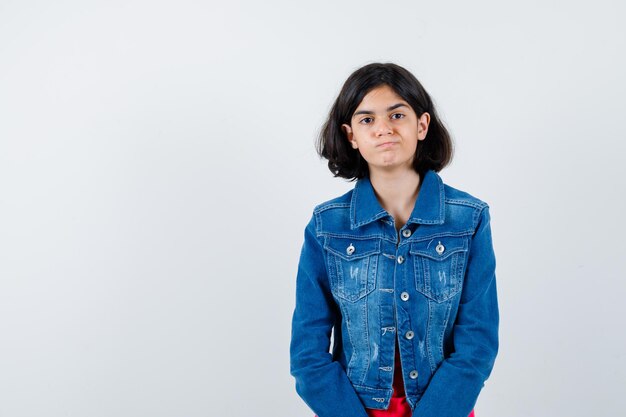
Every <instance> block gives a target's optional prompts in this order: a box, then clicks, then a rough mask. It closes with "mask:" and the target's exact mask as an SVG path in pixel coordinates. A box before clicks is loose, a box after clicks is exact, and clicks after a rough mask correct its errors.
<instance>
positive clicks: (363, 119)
mask: <svg viewBox="0 0 626 417" xmlns="http://www.w3.org/2000/svg"><path fill="white" fill-rule="evenodd" d="M371 120H372V118H371V117H364V118H362V119H361V123H365V124H369V121H371Z"/></svg>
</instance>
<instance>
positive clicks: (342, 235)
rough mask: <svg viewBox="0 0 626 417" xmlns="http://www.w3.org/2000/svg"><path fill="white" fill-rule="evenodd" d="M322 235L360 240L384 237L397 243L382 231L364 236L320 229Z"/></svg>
mask: <svg viewBox="0 0 626 417" xmlns="http://www.w3.org/2000/svg"><path fill="white" fill-rule="evenodd" d="M320 235H323V236H328V237H338V238H342V239H360V240H367V239H383V240H386V241H388V242H392V243H394V244H395V240H393V239H391V238H390V237H389V236H385V235H383V234H380V233H377V234H373V235H366V236H363V235H359V234H346V233H336V232H327V231H320Z"/></svg>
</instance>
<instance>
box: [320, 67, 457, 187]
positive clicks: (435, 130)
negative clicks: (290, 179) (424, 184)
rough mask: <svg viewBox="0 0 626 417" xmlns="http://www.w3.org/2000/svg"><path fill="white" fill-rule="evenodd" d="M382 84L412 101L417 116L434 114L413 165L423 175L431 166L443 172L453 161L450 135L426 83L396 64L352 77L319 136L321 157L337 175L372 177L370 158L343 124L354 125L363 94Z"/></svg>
mask: <svg viewBox="0 0 626 417" xmlns="http://www.w3.org/2000/svg"><path fill="white" fill-rule="evenodd" d="M382 85H388V86H389V87H391V88H392V89H393V90H394V91H395V92H396V93H397V94H398V95H399V96H400V97H402V98H403V99H404V100H405V101H406V102H407V103H409V105H410V106H411V107H412V108H413V111H415V114H416V115H417V117H420V116H421V115H422V114H423V113H424V112H428V113H429V114H430V122H429V124H428V132H427V134H426V138H425V139H424V140H420V141H418V143H417V149H416V150H415V158H414V159H413V168H414V169H415V171H416V172H417V173H419V174H420V176H421V175H423V174H424V173H425V172H426V171H427V170H428V169H432V170H434V171H436V172H439V171H441V170H442V169H443V168H444V167H445V166H447V165H448V164H449V163H450V162H451V160H452V154H453V149H452V139H451V137H450V134H449V133H448V130H447V129H446V128H445V126H444V125H443V123H442V121H441V120H440V118H439V116H438V115H437V111H436V110H435V107H434V104H433V101H432V100H431V98H430V96H429V95H428V93H427V92H426V90H425V89H424V87H422V84H420V82H419V81H418V80H417V78H415V76H414V75H413V74H411V73H410V72H409V71H408V70H406V69H405V68H403V67H401V66H399V65H396V64H393V63H372V64H368V65H365V66H363V67H361V68H359V69H357V70H356V71H354V72H353V73H352V74H351V75H350V76H349V77H348V79H347V80H346V82H345V83H344V85H343V87H342V88H341V91H340V93H339V96H338V97H337V99H336V100H335V102H334V103H333V106H332V108H331V110H330V113H329V114H328V119H327V120H326V122H325V123H324V125H323V126H322V129H321V131H320V133H319V136H318V138H317V143H316V149H317V153H318V154H319V156H320V157H322V158H325V159H328V169H330V171H331V172H332V173H333V175H334V176H335V177H342V178H346V179H348V180H350V181H353V180H355V179H359V178H363V177H367V176H369V169H368V166H367V161H365V159H363V157H362V156H361V153H360V152H359V150H358V149H354V148H352V147H351V146H350V143H349V141H348V139H347V136H346V134H345V132H344V131H343V130H342V128H341V125H342V124H343V123H346V124H349V125H350V124H351V120H352V114H353V113H354V111H355V110H356V108H357V107H358V106H359V104H360V103H361V100H363V97H365V95H366V94H367V93H369V92H370V91H371V90H372V89H374V88H376V87H379V86H382Z"/></svg>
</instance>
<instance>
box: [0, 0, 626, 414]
mask: <svg viewBox="0 0 626 417" xmlns="http://www.w3.org/2000/svg"><path fill="white" fill-rule="evenodd" d="M625 11H626V7H625V6H624V3H623V2H621V1H617V0H616V1H606V0H599V1H594V2H583V1H574V2H569V3H564V2H556V1H523V2H522V1H520V2H499V1H478V2H466V1H457V2H428V3H426V2H414V1H411V2H409V1H397V2H387V3H385V2H380V1H346V2H330V1H321V2H320V1H318V2H306V3H305V2H290V1H274V2H272V1H269V2H256V1H248V2H241V1H239V2H237V1H235V2H232V1H230V2H227V1H223V2H201V1H176V2H175V1H147V0H138V1H101V2H93V1H92V2H89V1H71V0H69V1H56V2H46V1H39V2H32V1H7V0H4V1H0V416H2V417H26V416H37V417H39V416H46V417H57V416H59V417H61V416H79V417H83V416H89V417H101V416H116V417H131V416H133V417H134V416H153V417H160V416H171V417H187V416H190V417H191V416H229V417H230V416H232V417H278V416H280V417H298V416H302V417H311V416H312V415H313V413H312V412H311V411H310V410H309V409H308V407H307V406H306V405H305V404H304V402H303V401H302V400H301V399H300V398H299V397H298V395H297V394H296V392H295V387H294V379H293V378H292V377H291V375H290V374H289V342H290V332H291V315H292V313H293V308H294V303H295V293H294V292H295V277H296V271H297V263H298V257H299V252H300V248H301V245H302V241H303V232H304V226H305V225H306V222H307V221H308V219H309V217H310V215H311V212H312V209H313V207H314V206H315V205H316V204H317V203H320V202H322V201H325V200H327V199H330V198H332V197H335V196H337V195H339V194H343V193H344V192H346V191H347V190H349V189H351V188H352V187H353V185H354V184H353V183H349V182H347V181H345V180H342V179H336V178H333V177H332V175H331V173H330V171H328V169H327V167H326V164H325V162H324V161H321V160H320V159H319V158H318V157H317V155H316V154H315V149H314V141H315V137H316V135H317V133H318V132H319V129H320V127H321V125H322V123H323V121H324V119H325V117H326V115H327V112H328V110H329V109H330V106H331V104H332V101H333V100H334V99H335V97H336V95H337V93H338V92H339V89H340V87H341V85H342V84H343V82H344V81H345V79H346V78H347V77H348V75H349V74H350V73H351V72H352V71H354V70H355V69H356V68H358V67H360V66H362V65H364V64H367V63H370V62H376V61H382V62H389V61H390V62H395V63H398V64H400V65H402V66H405V67H406V68H407V69H409V70H410V71H412V72H413V73H414V74H415V75H416V76H417V78H418V79H419V80H420V81H421V82H422V83H423V85H424V86H425V88H426V89H427V91H428V92H429V93H430V94H431V95H432V97H433V99H434V100H435V104H436V105H437V106H438V109H439V111H440V114H441V116H442V118H443V120H444V122H445V123H446V125H447V126H448V128H449V129H450V132H451V133H452V136H453V139H454V142H455V145H456V148H455V156H454V160H453V163H452V165H450V166H449V167H448V168H446V169H444V170H443V171H442V172H441V173H440V174H441V176H442V177H443V179H444V181H445V182H447V183H448V184H450V185H452V186H455V187H457V188H460V189H462V190H466V191H468V192H470V193H472V194H473V195H475V196H477V197H479V198H481V199H483V200H485V201H487V202H488V203H489V204H490V206H491V215H492V232H493V240H494V247H495V252H496V257H497V271H496V275H497V279H498V289H499V301H500V309H501V310H500V311H501V327H500V337H501V348H500V353H499V356H498V358H497V360H496V365H495V368H494V370H493V373H492V376H491V377H490V378H489V379H488V381H487V383H486V384H485V387H484V389H483V391H482V393H481V396H480V398H479V401H478V404H477V406H476V412H477V416H478V417H503V416H504V417H509V416H510V417H518V416H519V417H522V416H523V417H528V416H531V417H554V416H567V417H575V416H581V417H582V416H585V417H586V416H594V417H601V416H616V415H624V413H625V412H626V411H624V410H626V396H625V395H624V388H625V387H626V332H625V331H624V329H623V327H624V326H623V319H622V318H623V317H624V315H625V314H626V298H625V297H626V280H625V278H626V277H625V273H624V256H625V255H624V250H625V249H626V248H625V245H624V236H626V228H625V226H624V212H625V211H626V203H625V198H624V191H626V184H625V178H626V169H625V165H624V157H625V155H626V153H625V151H626V146H625V144H624V141H625V140H626V135H625V128H624V124H623V123H624V113H625V110H626V107H625V105H624V96H625V95H626V83H625V82H624V78H623V76H624V74H625V73H626V65H625V61H626V59H625V54H624V51H626V29H625V26H624V16H625ZM442 417H446V416H442Z"/></svg>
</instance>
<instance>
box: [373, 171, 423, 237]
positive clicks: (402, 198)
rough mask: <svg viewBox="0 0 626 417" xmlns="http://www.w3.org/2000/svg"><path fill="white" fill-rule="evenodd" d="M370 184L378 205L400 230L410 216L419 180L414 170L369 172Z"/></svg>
mask: <svg viewBox="0 0 626 417" xmlns="http://www.w3.org/2000/svg"><path fill="white" fill-rule="evenodd" d="M370 182H371V183H372V187H373V188H374V193H375V194H376V197H377V198H378V202H379V203H380V205H381V206H382V207H383V208H384V209H385V210H386V211H387V212H388V213H389V214H390V215H391V216H392V217H393V218H394V220H395V224H396V229H398V230H400V229H401V228H402V226H404V224H405V223H406V221H407V220H408V219H409V217H410V216H411V212H412V211H413V208H414V207H415V201H416V200H417V195H418V192H419V188H420V182H421V178H420V176H419V174H418V173H417V172H415V170H413V169H410V170H405V171H402V172H394V173H387V172H370Z"/></svg>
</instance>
